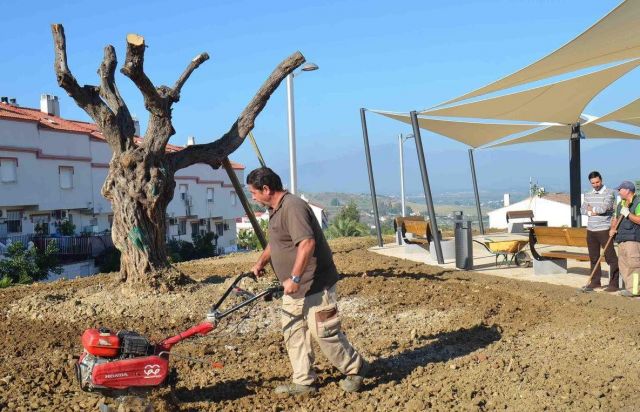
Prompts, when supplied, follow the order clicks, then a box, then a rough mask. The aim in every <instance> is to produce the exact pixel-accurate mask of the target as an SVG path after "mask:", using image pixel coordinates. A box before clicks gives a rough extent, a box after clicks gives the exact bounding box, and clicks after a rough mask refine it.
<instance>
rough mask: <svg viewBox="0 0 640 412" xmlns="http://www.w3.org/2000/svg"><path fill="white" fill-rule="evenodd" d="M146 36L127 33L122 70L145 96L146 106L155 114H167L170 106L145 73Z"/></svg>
mask: <svg viewBox="0 0 640 412" xmlns="http://www.w3.org/2000/svg"><path fill="white" fill-rule="evenodd" d="M145 47H146V46H145V44H144V37H142V36H139V35H137V34H128V35H127V56H126V58H125V61H124V66H122V69H120V72H121V73H122V74H124V75H125V76H127V77H128V78H130V79H131V81H133V83H134V84H135V85H136V86H137V87H138V89H139V90H140V92H141V93H142V96H143V97H144V106H145V107H146V109H147V110H148V111H149V112H150V113H151V114H152V115H155V116H159V117H160V116H165V115H167V114H168V113H169V107H168V106H167V105H166V104H165V102H164V101H163V99H162V97H160V95H159V94H158V91H157V90H156V88H155V86H154V85H153V83H152V82H151V80H150V79H149V78H148V77H147V75H146V74H145V73H144V49H145Z"/></svg>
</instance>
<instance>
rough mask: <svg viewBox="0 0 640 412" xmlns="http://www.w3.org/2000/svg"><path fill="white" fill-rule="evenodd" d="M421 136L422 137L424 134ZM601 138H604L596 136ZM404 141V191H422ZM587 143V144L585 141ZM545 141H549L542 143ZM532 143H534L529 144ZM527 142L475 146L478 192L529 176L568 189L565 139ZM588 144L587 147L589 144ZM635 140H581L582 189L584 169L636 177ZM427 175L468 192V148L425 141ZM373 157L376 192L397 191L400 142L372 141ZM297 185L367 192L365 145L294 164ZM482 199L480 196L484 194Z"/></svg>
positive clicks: (550, 187) (611, 177)
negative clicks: (432, 145) (430, 144)
mask: <svg viewBox="0 0 640 412" xmlns="http://www.w3.org/2000/svg"><path fill="white" fill-rule="evenodd" d="M423 141H424V140H423ZM600 142H602V140H601V141H600ZM410 143H411V141H409V142H407V144H405V162H404V163H405V193H407V195H409V194H421V193H422V181H421V177H420V170H419V167H418V161H417V156H416V153H415V145H413V144H410ZM586 143H589V144H590V145H589V144H586ZM542 144H545V145H546V144H547V143H541V144H539V145H542ZM533 145H535V144H533ZM527 146H529V147H531V145H519V146H513V147H512V148H508V149H506V148H503V149H486V150H476V151H475V156H474V157H475V164H476V172H477V176H478V185H479V190H480V192H481V196H482V197H483V198H484V197H485V196H487V197H492V198H494V197H496V196H498V195H501V194H502V193H507V192H509V193H514V192H518V193H526V192H527V191H528V188H529V178H530V177H532V178H533V183H537V184H539V185H540V186H543V187H544V188H545V189H546V191H547V192H559V191H564V192H566V191H568V190H569V154H568V151H569V147H568V146H569V144H568V142H567V143H566V145H564V144H561V143H552V144H551V145H550V146H551V147H552V148H551V149H550V150H549V151H548V152H543V151H541V150H539V151H538V152H535V151H529V150H526V149H525V148H526V147H527ZM589 146H591V147H589ZM639 146H640V145H639V142H637V141H633V140H616V141H612V142H605V143H600V144H598V145H597V146H594V144H593V143H592V142H585V141H583V144H582V153H581V160H582V189H583V190H588V189H589V188H590V186H589V183H588V181H587V175H588V173H589V172H590V171H592V170H599V171H600V172H601V173H602V175H603V177H604V181H605V183H606V184H608V185H609V187H613V186H615V185H617V184H618V183H619V182H620V181H622V180H636V179H637V178H638V177H639V176H640V171H638V167H637V164H638V155H637V153H638V148H639ZM425 157H426V163H427V168H428V171H429V181H430V184H431V189H432V192H433V193H434V195H436V194H442V193H451V192H465V193H472V190H473V187H472V183H471V172H470V169H469V156H468V152H467V150H466V149H460V150H430V149H429V147H428V146H425ZM372 163H373V168H374V178H375V183H376V190H377V193H378V194H389V195H397V194H399V193H400V172H399V155H398V147H397V145H395V144H388V145H379V146H374V147H372ZM298 181H299V183H298V185H299V187H300V188H301V191H308V192H348V193H368V192H369V180H368V176H367V169H366V161H365V155H364V149H362V150H361V151H358V152H350V153H345V154H342V155H338V156H336V158H334V159H330V160H322V161H316V162H312V163H306V164H302V165H299V166H298ZM483 200H484V199H483Z"/></svg>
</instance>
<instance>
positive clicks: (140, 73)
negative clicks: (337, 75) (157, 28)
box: [51, 24, 305, 289]
mask: <svg viewBox="0 0 640 412" xmlns="http://www.w3.org/2000/svg"><path fill="white" fill-rule="evenodd" d="M51 31H52V34H53V42H54V52H55V61H54V69H55V72H56V78H57V80H58V84H59V85H60V86H61V87H62V88H63V89H65V90H66V91H67V93H69V96H71V97H72V98H73V99H74V100H75V102H76V103H77V104H78V106H80V107H81V108H82V109H83V110H84V111H85V112H87V114H88V115H89V116H91V118H92V119H93V120H94V121H95V122H96V125H97V126H98V128H99V129H100V132H101V133H102V134H103V136H104V138H105V139H106V140H107V143H109V146H110V147H111V150H113V158H112V159H111V163H110V165H109V174H108V176H107V179H106V181H105V183H104V186H103V187H102V195H103V196H104V197H105V198H107V199H109V200H110V201H111V205H112V209H113V227H112V238H113V243H114V244H115V246H116V247H117V248H118V249H119V250H120V252H122V257H121V261H120V274H121V276H122V280H123V281H126V282H127V284H129V285H143V286H151V287H152V288H158V287H160V288H163V287H164V288H169V289H170V288H172V287H173V286H175V285H177V284H180V283H183V281H184V280H185V278H186V277H185V276H184V275H182V274H181V273H180V272H178V271H177V270H176V269H174V268H173V267H171V265H169V263H168V262H167V252H166V244H165V237H166V210H167V205H168V204H169V202H170V201H171V199H172V198H173V191H174V189H175V186H176V184H175V180H174V174H175V172H176V171H177V170H180V169H184V168H186V167H188V166H190V165H193V164H196V163H204V164H208V165H210V166H211V167H213V168H216V169H217V168H219V167H220V165H222V162H223V161H224V160H225V159H226V158H227V156H228V155H229V154H230V153H232V152H233V151H234V150H236V149H237V148H238V147H239V146H240V144H241V143H242V141H243V140H244V138H245V136H246V135H247V133H249V132H250V131H251V129H253V126H254V123H255V119H256V117H257V116H258V114H259V113H260V112H261V111H262V109H263V108H264V107H265V105H266V104H267V101H268V100H269V97H271V95H272V94H273V92H274V91H275V90H276V89H277V88H278V85H279V84H280V83H281V82H282V80H283V79H284V78H286V77H287V76H288V75H289V74H290V73H292V72H293V71H294V70H295V69H296V68H297V67H299V66H300V65H301V64H302V63H304V61H305V60H304V56H303V55H302V54H301V53H300V52H296V53H294V54H292V55H291V56H289V57H288V58H287V59H285V60H283V61H282V62H281V63H280V64H279V65H278V66H277V67H276V68H275V70H274V71H273V72H272V73H271V75H270V76H269V77H268V78H267V80H266V81H265V82H264V84H263V85H262V87H260V89H259V90H258V92H257V93H256V95H255V96H254V97H253V99H251V101H250V102H249V104H248V105H247V107H246V108H245V109H244V110H243V111H242V113H241V114H240V116H239V117H238V119H237V120H236V121H235V122H234V123H233V125H232V126H231V128H230V130H229V131H228V132H227V133H225V134H224V135H223V136H222V137H221V138H220V139H218V140H216V141H215V142H211V143H208V144H205V145H193V146H189V147H188V148H185V149H183V150H177V151H176V150H175V149H172V150H170V151H167V150H166V147H167V143H168V142H169V138H170V137H171V136H173V135H174V133H175V130H174V129H173V125H172V123H171V110H172V108H171V106H172V105H173V104H174V103H176V102H178V101H179V100H180V91H181V89H182V86H184V84H185V82H186V81H187V79H189V76H191V74H192V73H193V71H194V70H195V69H197V68H198V67H199V66H200V65H201V64H202V63H203V62H205V61H206V60H208V59H209V55H208V54H207V53H201V54H199V55H197V56H196V57H195V58H193V59H192V60H191V61H190V62H189V64H188V65H187V68H186V69H185V70H184V72H183V73H182V75H180V77H179V78H178V80H177V81H176V83H175V84H174V86H173V87H168V86H159V87H156V86H155V85H154V84H153V82H152V81H151V79H149V77H147V75H146V74H145V72H144V52H145V49H146V45H145V41H144V38H143V37H142V36H140V35H137V34H129V35H128V36H127V54H126V59H125V62H124V65H123V67H122V69H121V70H120V71H121V72H122V73H123V74H124V75H125V76H127V77H129V78H130V79H131V80H132V81H133V82H134V84H135V85H136V86H137V87H138V89H139V90H140V92H141V93H142V96H143V97H144V105H145V108H146V109H147V110H148V111H149V114H150V116H149V124H148V125H147V131H146V133H145V135H144V139H142V140H141V141H138V140H136V137H135V136H134V134H135V128H134V123H133V119H132V117H131V114H130V113H129V109H128V108H127V105H126V104H125V102H124V100H123V99H122V96H120V92H119V91H118V88H117V87H116V82H115V77H114V75H115V69H116V64H117V60H116V54H115V49H114V48H113V46H107V47H105V49H104V58H103V61H102V64H101V65H100V68H99V69H98V75H99V77H100V86H91V85H85V86H80V84H79V83H78V81H77V80H76V79H75V77H74V76H73V74H72V73H71V70H70V69H69V66H68V64H67V45H66V38H65V35H64V28H63V27H62V25H60V24H53V25H52V26H51Z"/></svg>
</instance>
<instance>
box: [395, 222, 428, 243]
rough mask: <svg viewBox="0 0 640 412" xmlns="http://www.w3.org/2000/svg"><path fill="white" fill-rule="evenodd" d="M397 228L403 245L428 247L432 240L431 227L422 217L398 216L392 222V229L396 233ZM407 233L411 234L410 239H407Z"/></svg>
mask: <svg viewBox="0 0 640 412" xmlns="http://www.w3.org/2000/svg"><path fill="white" fill-rule="evenodd" d="M398 228H400V230H401V233H402V239H403V240H404V241H405V243H408V244H419V245H426V246H427V247H428V246H429V243H431V241H432V240H433V234H432V233H431V225H430V224H429V221H427V220H424V217H422V216H407V217H401V216H398V217H396V218H395V219H394V220H393V229H394V230H395V231H396V233H397V232H398ZM407 233H411V234H412V235H413V237H412V238H411V239H409V238H407Z"/></svg>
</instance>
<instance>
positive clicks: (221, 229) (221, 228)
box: [216, 222, 224, 236]
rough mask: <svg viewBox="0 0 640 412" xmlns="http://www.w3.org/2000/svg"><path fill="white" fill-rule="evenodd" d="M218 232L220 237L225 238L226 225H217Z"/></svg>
mask: <svg viewBox="0 0 640 412" xmlns="http://www.w3.org/2000/svg"><path fill="white" fill-rule="evenodd" d="M216 232H218V236H224V224H223V223H222V222H220V223H216Z"/></svg>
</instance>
